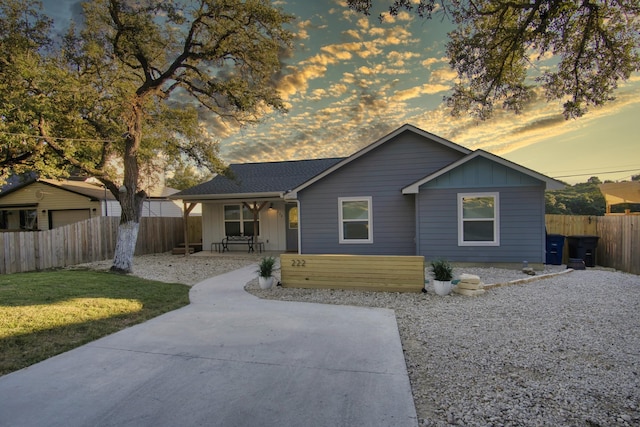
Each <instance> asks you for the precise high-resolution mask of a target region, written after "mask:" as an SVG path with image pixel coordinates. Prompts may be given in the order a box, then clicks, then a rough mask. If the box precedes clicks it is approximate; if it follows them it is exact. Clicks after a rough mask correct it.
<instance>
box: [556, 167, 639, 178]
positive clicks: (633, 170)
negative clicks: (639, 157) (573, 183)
mask: <svg viewBox="0 0 640 427" xmlns="http://www.w3.org/2000/svg"><path fill="white" fill-rule="evenodd" d="M622 172H640V169H624V170H619V171H603V172H589V173H579V174H576V175H561V176H556V177H554V178H571V177H574V176H587V175H591V176H594V175H598V174H601V175H602V174H610V173H622Z"/></svg>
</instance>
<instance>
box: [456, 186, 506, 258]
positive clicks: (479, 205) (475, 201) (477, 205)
mask: <svg viewBox="0 0 640 427" xmlns="http://www.w3.org/2000/svg"><path fill="white" fill-rule="evenodd" d="M499 213H500V197H499V194H498V193H459V194H458V246H499V245H500V214H499Z"/></svg>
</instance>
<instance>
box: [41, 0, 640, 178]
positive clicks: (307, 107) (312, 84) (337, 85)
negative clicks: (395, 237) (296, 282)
mask: <svg viewBox="0 0 640 427" xmlns="http://www.w3.org/2000/svg"><path fill="white" fill-rule="evenodd" d="M43 3H44V5H45V12H46V13H47V14H48V15H49V16H50V17H51V18H53V19H54V21H56V22H57V23H58V25H62V24H61V23H62V22H65V21H66V20H68V19H69V17H70V16H72V15H74V14H77V12H78V10H79V3H80V2H79V1H73V0H45V1H43ZM373 3H374V9H373V10H372V14H371V16H369V17H367V16H364V15H361V14H357V13H355V12H353V11H350V10H349V9H348V8H347V7H346V2H345V1H342V0H313V1H310V0H278V1H275V2H274V4H276V5H278V6H279V7H281V8H282V9H283V10H284V11H286V12H287V13H290V14H292V15H294V16H295V17H296V19H295V21H294V22H293V27H292V31H293V32H294V33H295V40H294V50H293V52H292V54H291V56H290V57H288V58H286V59H285V60H284V68H283V70H282V71H283V73H282V78H281V79H280V81H279V86H278V89H279V90H280V94H281V96H282V98H283V100H284V101H285V104H286V106H287V109H288V112H287V113H286V114H281V113H273V114H270V115H268V116H266V117H264V118H263V120H262V122H261V123H260V124H258V125H251V126H245V127H243V128H237V127H234V126H233V125H231V124H225V123H221V122H219V121H215V122H211V123H208V124H207V129H208V131H209V134H210V135H211V137H212V138H214V139H216V140H218V141H219V144H220V157H221V158H222V160H223V161H224V162H226V163H245V162H264V161H282V160H302V159H313V158H326V157H344V156H349V155H350V154H353V153H354V152H356V151H358V150H359V149H361V148H363V147H364V146H366V145H368V144H370V143H372V142H375V141H376V140H377V139H379V138H381V137H383V136H385V135H387V134H388V133H390V132H392V131H393V130H395V129H397V128H398V127H400V126H402V125H403V124H405V123H409V124H412V125H414V126H417V127H419V128H421V129H423V130H425V131H427V132H430V133H433V134H436V135H438V136H440V137H443V138H446V139H448V140H450V141H452V142H455V143H457V144H460V145H462V146H465V147H467V148H469V149H472V150H475V149H483V150H486V151H488V152H491V153H493V154H496V155H499V156H502V157H503V158H505V159H507V160H510V161H513V162H516V163H518V164H520V165H522V166H525V167H527V168H530V169H533V170H535V171H537V172H540V173H543V174H545V175H548V176H550V177H553V178H557V179H560V180H562V181H564V182H567V183H569V184H575V183H577V182H585V181H586V180H587V179H588V178H589V177H591V176H598V177H599V178H600V179H601V180H602V181H604V180H613V181H618V180H625V179H627V180H628V179H629V178H630V177H631V176H632V175H637V174H640V74H638V73H636V74H635V75H633V76H632V78H631V79H630V80H629V81H628V82H626V83H622V84H620V86H619V89H618V91H617V92H616V100H615V101H613V102H611V103H609V104H607V105H605V106H603V107H599V108H592V109H591V110H590V111H589V112H588V113H587V114H586V115H585V116H583V117H582V118H579V119H575V120H574V119H570V120H565V119H564V116H563V115H562V105H561V103H560V102H548V103H547V102H545V101H539V102H536V103H534V104H532V105H531V106H529V107H528V109H527V110H526V111H524V112H523V113H522V114H520V115H515V114H513V113H509V112H497V113H496V114H495V115H494V117H493V118H492V119H490V120H487V121H481V122H479V121H478V120H475V119H473V118H472V117H470V116H463V117H460V118H453V117H452V116H451V115H450V113H449V111H448V110H447V108H446V107H445V106H444V105H443V102H442V98H443V96H446V95H448V94H450V93H451V88H452V87H453V84H454V82H455V79H456V74H455V72H453V71H452V70H451V68H450V67H449V64H448V59H447V58H446V53H445V43H446V40H447V36H446V33H447V31H448V30H449V29H450V28H451V27H450V26H449V24H448V23H447V22H442V21H441V20H440V19H432V20H425V19H421V18H419V17H418V16H417V15H415V14H412V13H404V12H403V13H401V14H399V15H398V16H397V17H394V18H388V19H385V21H384V22H383V23H380V22H379V20H378V13H379V12H382V11H384V9H385V8H386V6H387V5H388V4H389V3H390V2H389V1H384V0H381V1H374V2H373ZM375 7H377V9H376V8H375ZM550 66H552V65H550Z"/></svg>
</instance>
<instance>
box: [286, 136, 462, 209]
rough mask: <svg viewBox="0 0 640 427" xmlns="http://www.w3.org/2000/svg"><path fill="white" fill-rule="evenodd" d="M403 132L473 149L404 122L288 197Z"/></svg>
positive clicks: (452, 147) (294, 196)
mask: <svg viewBox="0 0 640 427" xmlns="http://www.w3.org/2000/svg"><path fill="white" fill-rule="evenodd" d="M403 132H413V133H415V134H417V135H420V136H422V137H425V138H428V139H430V140H432V141H435V142H438V143H440V144H442V145H444V146H445V147H448V148H451V149H454V150H456V151H459V152H460V153H463V154H469V153H471V150H469V149H468V148H465V147H463V146H462V145H458V144H456V143H455V142H451V141H449V140H447V139H444V138H442V137H439V136H438V135H434V134H432V133H430V132H427V131H424V130H422V129H420V128H417V127H415V126H413V125H410V124H404V125H402V126H400V127H399V128H398V129H396V130H394V131H393V132H391V133H390V134H388V135H385V136H383V137H382V138H380V139H378V140H377V141H375V142H373V143H371V144H369V145H367V146H366V147H364V148H363V149H361V150H360V151H357V152H356V153H354V154H352V155H351V156H349V157H347V158H344V159H342V160H341V161H340V162H339V163H337V164H335V165H333V166H332V167H330V168H328V169H327V170H325V171H324V172H322V173H321V174H319V175H316V176H315V177H314V178H313V179H310V180H307V181H305V182H302V183H300V185H298V186H297V187H296V188H294V189H293V190H292V191H291V192H289V193H288V194H287V198H291V199H295V198H296V197H297V193H298V191H301V190H303V189H305V188H306V187H308V186H310V185H311V184H313V183H315V182H316V181H319V180H321V179H322V178H324V177H325V176H327V175H329V174H331V173H333V172H335V171H336V170H338V169H340V168H342V167H343V166H346V165H348V164H349V163H351V162H352V161H354V160H356V159H358V158H360V157H362V156H364V155H365V154H367V153H368V152H370V151H372V150H374V149H376V148H378V147H379V146H381V145H382V144H384V143H386V142H388V141H389V140H391V139H393V138H395V137H396V136H398V135H400V134H401V133H403Z"/></svg>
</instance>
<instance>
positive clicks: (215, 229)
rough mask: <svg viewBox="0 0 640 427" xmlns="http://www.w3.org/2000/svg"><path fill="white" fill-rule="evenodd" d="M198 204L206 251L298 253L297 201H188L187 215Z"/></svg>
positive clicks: (203, 245)
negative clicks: (200, 211)
mask: <svg viewBox="0 0 640 427" xmlns="http://www.w3.org/2000/svg"><path fill="white" fill-rule="evenodd" d="M196 203H201V204H202V240H201V245H202V251H203V252H209V253H229V252H232V253H234V254H237V253H242V252H245V253H255V254H257V255H262V256H264V254H266V253H270V252H277V253H282V252H294V253H297V252H298V240H299V237H298V206H297V204H296V203H286V202H284V201H283V200H282V199H262V200H261V199H250V200H247V199H243V200H215V201H202V202H193V203H189V204H187V203H185V209H184V212H185V217H188V214H189V212H190V211H191V209H193V207H194V206H195V205H196ZM185 222H186V221H185ZM252 249H253V250H252Z"/></svg>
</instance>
